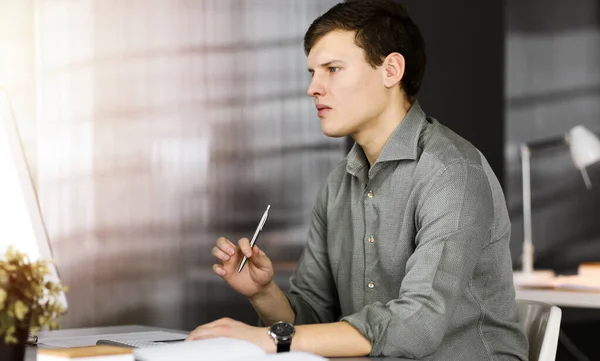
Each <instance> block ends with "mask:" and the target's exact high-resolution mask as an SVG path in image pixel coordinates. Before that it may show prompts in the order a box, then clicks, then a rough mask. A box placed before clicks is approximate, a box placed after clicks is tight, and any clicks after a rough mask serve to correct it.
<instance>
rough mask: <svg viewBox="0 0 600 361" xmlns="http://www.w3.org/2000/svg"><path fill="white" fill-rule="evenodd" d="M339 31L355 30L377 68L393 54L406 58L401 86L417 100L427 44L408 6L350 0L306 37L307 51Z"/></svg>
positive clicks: (319, 21) (317, 23) (391, 1)
mask: <svg viewBox="0 0 600 361" xmlns="http://www.w3.org/2000/svg"><path fill="white" fill-rule="evenodd" d="M335 30H347V31H355V32H356V35H355V42H356V45H357V46H359V47H360V48H362V49H363V50H364V52H365V57H366V61H367V62H368V63H369V64H370V65H371V66H372V67H374V68H375V67H376V66H379V65H381V64H383V60H384V59H385V57H386V56H388V55H389V54H391V53H394V52H398V53H400V54H402V56H404V59H405V61H406V67H405V70H404V76H403V78H402V81H401V83H400V86H401V87H402V89H404V92H405V93H406V95H407V97H408V99H409V100H410V101H411V102H412V101H414V99H415V96H416V94H417V92H418V91H419V88H420V87H421V82H422V80H423V75H424V74H425V65H426V57H425V42H424V41H423V37H422V36H421V32H420V31H419V28H418V27H417V26H416V25H415V23H414V22H413V21H412V19H411V18H410V17H409V16H408V13H407V11H406V9H405V8H404V6H402V5H401V4H400V3H399V2H398V1H397V0H346V1H344V2H343V3H339V4H337V5H335V6H334V7H332V8H331V9H329V10H328V11H327V12H326V13H325V14H323V15H321V16H319V17H318V18H317V19H315V21H313V23H312V24H311V25H310V27H309V28H308V30H307V31H306V34H305V35H304V52H305V54H306V55H307V56H308V54H309V53H310V50H311V49H312V47H313V46H314V45H315V43H316V42H317V41H319V40H320V39H321V38H322V37H323V36H325V35H326V34H328V33H330V32H332V31H335Z"/></svg>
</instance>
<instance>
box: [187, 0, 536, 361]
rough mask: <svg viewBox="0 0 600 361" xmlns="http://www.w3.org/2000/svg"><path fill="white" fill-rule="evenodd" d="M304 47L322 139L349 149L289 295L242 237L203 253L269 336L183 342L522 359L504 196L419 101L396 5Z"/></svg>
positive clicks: (373, 3) (469, 149)
mask: <svg viewBox="0 0 600 361" xmlns="http://www.w3.org/2000/svg"><path fill="white" fill-rule="evenodd" d="M304 46H305V51H306V54H307V56H308V67H309V72H310V74H311V75H312V81H311V83H310V86H309V88H308V95H309V96H311V97H312V98H314V101H315V105H316V108H317V110H318V116H319V118H320V120H321V127H322V130H323V132H324V133H325V134H326V135H327V136H331V137H342V136H347V135H350V136H352V138H353V139H354V140H355V142H356V144H355V145H354V147H353V148H352V150H351V151H350V153H349V154H348V156H347V157H346V159H345V160H344V161H343V162H341V163H340V164H339V165H338V166H337V167H336V168H335V169H334V170H333V172H332V173H331V174H330V175H329V178H328V180H327V183H326V184H325V186H324V187H323V188H322V190H321V192H320V194H319V196H318V198H317V202H316V205H315V207H314V212H313V219H312V224H311V227H310V231H309V237H308V244H307V246H306V249H305V251H304V253H303V255H302V257H301V259H300V261H299V263H298V266H297V269H296V271H295V273H294V275H293V276H292V278H291V279H290V290H289V292H287V293H284V292H283V291H282V290H280V289H279V288H278V286H277V285H276V284H275V283H274V282H273V274H274V271H273V267H272V265H271V261H270V260H269V258H268V257H267V256H266V254H265V253H264V252H263V251H262V250H260V249H259V248H258V247H256V246H255V247H254V248H250V247H249V242H248V239H245V238H244V239H241V240H240V241H239V242H238V244H237V245H235V244H234V243H232V242H230V241H229V240H227V239H225V238H219V239H218V240H217V244H216V247H214V248H213V250H212V253H213V255H214V256H215V257H216V258H218V259H219V260H220V261H221V263H222V264H219V265H214V266H213V271H214V272H215V273H216V274H217V275H220V276H221V277H222V278H223V279H225V280H226V281H227V282H228V284H229V285H230V286H231V287H232V288H233V289H234V290H236V291H237V292H239V293H241V294H242V295H244V296H247V297H248V298H249V299H250V301H251V303H252V305H253V306H254V308H255V310H256V312H257V313H258V315H259V316H260V318H261V320H262V321H263V322H264V323H265V324H266V325H269V326H271V325H274V326H271V327H270V328H269V327H266V328H265V327H253V326H249V325H245V324H243V323H240V322H237V321H234V320H230V319H221V320H218V321H215V322H212V323H209V324H206V325H202V326H200V327H198V328H197V329H196V330H194V331H193V332H192V333H191V334H190V337H189V339H202V338H211V337H233V338H238V339H244V340H249V341H251V342H254V343H255V344H257V345H259V346H261V347H262V348H263V349H264V350H266V351H268V352H275V351H276V350H278V351H285V350H287V349H289V347H290V346H291V349H292V350H302V351H308V352H312V353H317V354H320V355H323V356H360V355H371V356H380V355H383V356H397V357H403V358H409V359H427V360H526V359H527V352H528V350H527V340H526V337H525V335H524V333H523V331H522V330H521V329H520V327H519V323H518V316H517V309H516V304H515V298H514V297H515V293H514V289H513V283H512V267H511V259H510V253H509V246H508V244H509V239H510V221H509V218H508V213H507V210H506V205H505V201H504V196H503V193H502V190H501V188H500V185H499V183H498V180H497V179H496V177H495V175H494V173H493V172H492V169H491V168H490V166H489V164H488V163H487V161H486V160H485V158H484V157H483V155H482V154H481V153H480V152H479V151H478V150H477V149H476V148H474V147H473V146H472V145H471V144H470V143H468V142H467V141H465V140H464V139H462V138H461V137H459V136H458V135H456V134H455V133H453V132H452V131H451V130H449V129H448V128H446V127H444V126H443V125H441V124H440V123H439V122H438V121H436V120H435V119H433V118H430V117H426V115H425V113H424V112H423V110H422V109H421V107H420V105H419V103H418V101H417V100H416V94H417V92H418V90H419V87H420V85H421V80H422V78H423V74H424V68H425V53H424V43H423V39H422V38H421V35H420V32H419V29H418V28H417V27H416V26H415V25H414V23H413V22H412V20H411V19H410V18H409V16H408V15H407V13H406V11H405V9H404V8H403V7H402V6H401V5H399V4H398V3H397V2H396V1H393V0H362V1H361V0H354V1H352V0H350V1H347V2H345V3H341V4H338V5H336V6H334V7H333V8H331V9H330V10H329V11H328V12H327V13H325V14H324V15H322V16H321V17H319V18H317V19H316V20H315V21H314V22H313V24H312V25H311V26H310V28H309V29H308V31H307V33H306V35H305V38H304ZM465 106H468V103H467V102H465ZM243 255H246V256H247V257H249V261H248V263H247V264H246V266H245V267H244V269H243V270H242V272H241V273H237V269H236V268H237V266H238V265H239V262H240V260H241V258H242V257H243ZM278 321H284V322H278ZM294 330H295V333H294Z"/></svg>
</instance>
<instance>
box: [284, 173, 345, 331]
mask: <svg viewBox="0 0 600 361" xmlns="http://www.w3.org/2000/svg"><path fill="white" fill-rule="evenodd" d="M327 197H328V186H327V184H326V185H325V186H324V187H323V188H322V189H321V191H320V192H319V195H318V197H317V202H316V203H315V207H314V209H313V215H312V221H311V225H310V228H309V232H308V243H307V245H306V247H305V248H304V251H303V253H302V256H301V257H300V260H299V261H298V265H297V267H296V271H295V272H294V274H293V275H292V277H291V278H290V290H289V292H287V293H286V296H287V298H288V300H289V302H290V305H291V306H292V309H293V310H294V314H295V321H294V323H295V324H312V323H326V322H334V321H336V320H337V319H338V318H339V313H340V311H339V306H338V302H337V291H336V287H335V282H334V281H333V276H332V274H331V266H330V263H329V257H328V252H327V244H326V240H327Z"/></svg>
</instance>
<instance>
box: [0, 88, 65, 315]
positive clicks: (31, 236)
mask: <svg viewBox="0 0 600 361" xmlns="http://www.w3.org/2000/svg"><path fill="white" fill-rule="evenodd" d="M10 245H13V246H15V247H16V248H17V249H18V250H20V251H22V252H24V253H26V254H27V255H28V256H29V258H30V259H31V260H32V261H35V260H38V259H40V258H42V259H47V260H51V259H52V251H51V247H50V243H49V241H48V235H47V233H46V228H45V226H44V221H43V218H42V215H41V212H40V207H39V203H38V198H37V192H36V190H35V186H34V182H33V179H32V178H31V175H30V172H29V167H28V165H27V160H26V158H25V154H24V151H23V146H22V144H21V139H20V137H19V134H18V130H17V124H16V122H15V119H14V117H13V113H12V110H11V107H10V102H9V99H8V96H7V95H6V93H3V92H1V91H0V254H4V253H5V252H6V250H7V249H8V247H9V246H10ZM50 271H51V274H50V276H49V277H50V279H53V280H55V281H57V280H58V279H59V275H58V270H57V268H56V265H55V264H52V265H50ZM59 297H60V300H59V302H61V303H62V304H63V306H64V307H65V310H66V308H67V300H66V297H65V294H64V292H63V293H61V294H60V295H59Z"/></svg>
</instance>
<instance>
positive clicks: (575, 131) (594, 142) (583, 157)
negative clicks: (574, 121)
mask: <svg viewBox="0 0 600 361" xmlns="http://www.w3.org/2000/svg"><path fill="white" fill-rule="evenodd" d="M569 147H570V150H571V158H573V163H575V166H576V167H577V168H578V169H584V168H586V167H587V166H589V165H592V164H594V163H596V162H598V161H600V139H598V137H597V136H596V135H595V134H594V133H592V132H591V131H589V130H588V129H587V128H585V127H584V126H581V125H578V126H575V127H573V128H571V130H570V131H569Z"/></svg>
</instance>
